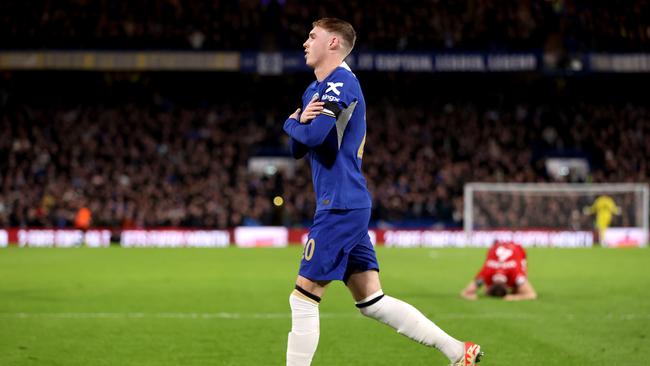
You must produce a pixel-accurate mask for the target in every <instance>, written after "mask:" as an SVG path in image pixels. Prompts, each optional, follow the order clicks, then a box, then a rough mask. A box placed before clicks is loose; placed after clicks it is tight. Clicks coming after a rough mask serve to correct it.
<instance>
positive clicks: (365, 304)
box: [355, 290, 384, 318]
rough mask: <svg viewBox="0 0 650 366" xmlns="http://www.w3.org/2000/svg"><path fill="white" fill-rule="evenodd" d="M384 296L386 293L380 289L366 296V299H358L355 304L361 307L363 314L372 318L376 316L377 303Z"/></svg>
mask: <svg viewBox="0 0 650 366" xmlns="http://www.w3.org/2000/svg"><path fill="white" fill-rule="evenodd" d="M383 298H384V293H383V292H382V291H381V290H379V291H377V292H375V293H374V294H372V295H370V296H368V297H366V298H365V299H363V300H361V301H357V303H356V305H355V306H356V307H357V308H358V309H359V311H360V312H361V314H363V315H365V316H367V317H370V318H375V315H376V313H377V305H378V303H379V302H380V301H381V299H383Z"/></svg>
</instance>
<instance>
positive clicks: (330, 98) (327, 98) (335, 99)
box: [321, 94, 340, 102]
mask: <svg viewBox="0 0 650 366" xmlns="http://www.w3.org/2000/svg"><path fill="white" fill-rule="evenodd" d="M321 100H328V101H330V102H338V101H339V100H340V99H339V98H337V97H335V96H333V95H327V94H325V95H323V97H322V98H321Z"/></svg>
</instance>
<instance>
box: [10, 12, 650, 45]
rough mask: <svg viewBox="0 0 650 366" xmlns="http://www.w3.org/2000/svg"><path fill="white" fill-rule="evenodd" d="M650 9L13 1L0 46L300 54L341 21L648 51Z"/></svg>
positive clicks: (382, 28)
mask: <svg viewBox="0 0 650 366" xmlns="http://www.w3.org/2000/svg"><path fill="white" fill-rule="evenodd" d="M649 5H650V4H649V3H648V0H634V1H630V2H626V5H625V6H623V5H622V4H620V3H617V2H608V1H598V2H596V3H594V2H593V1H587V0H553V1H531V0H526V1H514V0H505V1H488V0H468V1H439V0H418V1H410V2H409V3H408V5H404V4H402V3H400V2H396V1H390V0H373V1H369V0H354V1H347V2H339V1H333V0H322V1H318V2H304V1H297V0H245V1H199V0H167V1H154V0H146V1H137V2H124V1H122V2H120V1H88V0H66V1H49V0H38V1H29V2H16V1H5V2H1V3H0V39H2V44H0V47H2V48H5V49H42V48H45V49H59V48H64V49H68V48H72V49H98V48H99V49H211V50H212V49H216V50H260V49H266V50H278V49H280V50H282V49H288V50H293V49H295V47H296V45H300V44H302V42H303V41H304V38H305V35H306V34H307V33H308V31H309V29H310V27H311V22H312V21H313V20H315V19H317V18H319V17H323V16H338V17H343V18H345V19H348V20H349V21H351V22H352V23H353V24H355V27H357V29H358V32H359V35H360V37H359V44H358V45H357V50H387V51H404V50H411V51H414V50H432V49H439V50H449V49H453V50H481V51H487V50H497V51H503V50H507V51H517V50H528V51H535V50H542V49H545V48H549V47H550V48H559V49H567V50H570V51H583V50H594V51H602V50H607V51H622V50H624V51H641V50H648V48H649V47H650V17H649V15H648V14H649V12H648V11H647V9H648V8H649ZM389 14H390V16H387V15H389ZM394 14H399V16H393V15H394Z"/></svg>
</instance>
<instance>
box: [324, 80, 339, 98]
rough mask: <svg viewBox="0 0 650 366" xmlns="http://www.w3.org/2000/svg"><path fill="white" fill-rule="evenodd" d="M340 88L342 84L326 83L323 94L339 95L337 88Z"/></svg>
mask: <svg viewBox="0 0 650 366" xmlns="http://www.w3.org/2000/svg"><path fill="white" fill-rule="evenodd" d="M341 87H343V83H332V82H328V83H327V90H325V93H329V92H334V94H336V95H341V92H340V91H339V89H338V88H341Z"/></svg>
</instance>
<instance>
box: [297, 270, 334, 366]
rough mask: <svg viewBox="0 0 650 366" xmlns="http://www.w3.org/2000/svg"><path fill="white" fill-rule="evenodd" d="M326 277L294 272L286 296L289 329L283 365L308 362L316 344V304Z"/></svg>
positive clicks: (300, 364)
mask: <svg viewBox="0 0 650 366" xmlns="http://www.w3.org/2000/svg"><path fill="white" fill-rule="evenodd" d="M329 282H330V281H312V280H310V279H308V278H305V277H303V276H298V278H297V279H296V286H295V289H294V290H293V292H291V295H290V296H289V305H290V306H291V332H290V333H289V339H288V342H287V366H308V365H310V364H311V360H312V358H313V357H314V353H315V352H316V348H317V347H318V338H319V336H320V320H319V313H318V304H319V303H320V300H321V298H322V297H323V294H324V293H325V287H326V286H327V284H328V283H329Z"/></svg>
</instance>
